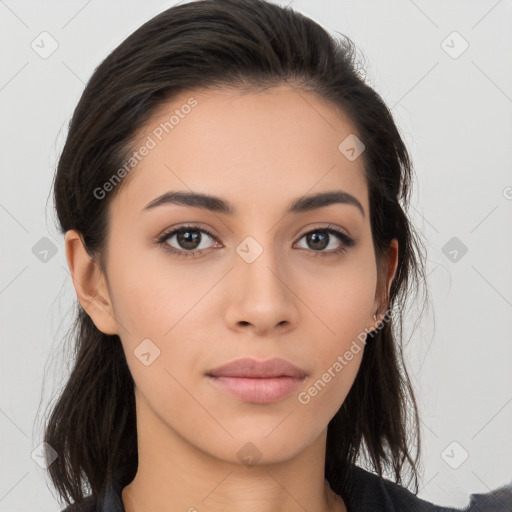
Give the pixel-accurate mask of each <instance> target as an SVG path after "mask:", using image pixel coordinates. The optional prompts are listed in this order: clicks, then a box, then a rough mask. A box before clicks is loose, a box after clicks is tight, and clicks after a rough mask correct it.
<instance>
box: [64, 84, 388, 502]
mask: <svg viewBox="0 0 512 512" xmlns="http://www.w3.org/2000/svg"><path fill="white" fill-rule="evenodd" d="M191 96H193V97H194V98H195V99H196V100H197V102H198V105H197V106H196V107H195V108H194V109H193V110H192V111H191V112H190V113H189V114H188V115H187V116H184V118H183V119H181V120H180V122H179V124H178V125H177V126H175V127H174V129H173V131H172V132H171V133H169V134H168V135H167V136H165V137H164V138H163V139H162V141H161V142H159V143H158V145H157V146H156V147H155V148H154V149H152V150H151V151H150V152H149V154H148V155H147V156H146V157H145V158H144V159H143V160H142V161H141V162H140V163H139V164H138V165H137V167H136V169H135V170H133V171H132V173H131V174H130V175H129V176H128V178H126V182H124V183H123V184H122V188H121V190H120V191H119V194H117V195H116V196H115V197H114V198H113V201H112V202H111V204H110V211H109V219H110V223H109V232H108V239H107V252H106V254H105V256H106V269H107V271H106V275H105V274H103V273H102V272H101V270H100V269H99V265H98V263H97V261H96V260H93V259H91V258H89V256H88V255H87V253H86V252H85V249H84V247H83V243H82V239H81V237H80V234H79V233H77V232H76V231H74V230H71V231H68V232H67V233H66V239H65V243H66V254H67V259H68V264H69V267H70V271H71V274H72V276H73V282H74V286H75V289H76V293H77V296H78V299H79V300H80V302H81V304H82V306H83V307H84V308H85V309H86V311H87V313H88V314H89V315H90V316H91V318H92V319H93V321H94V323H95V325H96V326H97V327H98V329H100V330H101V331H102V332H104V333H107V334H118V335H119V336H120V338H121V341H122V344H123V347H124V350H125V354H126V358H127V361H128V365H129V368H130V371H131V373H132V375H133V378H134V381H135V396H136V406H137V431H138V449H139V466H138V472H137V475H136V477H135V479H134V480H133V481H132V482H131V483H130V484H129V485H128V486H127V487H125V488H124V489H123V492H122V499H123V503H124V506H125V509H126V511H127V512H140V511H145V512H150V511H167V510H168V511H171V510H172V511H174V510H183V511H187V510H191V511H192V510H194V509H197V510H199V511H201V510H208V511H212V512H217V511H219V512H220V511H223V512H226V511H234V510H244V511H246V512H253V511H254V512H255V511H258V512H278V511H279V512H291V511H297V510H308V511H313V510H315V511H328V510H336V511H345V510H346V507H345V504H344V502H343V499H342V498H341V497H339V496H337V495H335V494H334V492H332V491H331V489H330V487H329V485H328V483H327V482H326V481H325V480H324V462H325V443H326V434H327V425H328V423H329V421H330V419H331V418H332V417H333V416H334V414H335V413H336V411H337V410H338V409H339V407H340V406H341V404H342V403H343V401H344V400H345V397H346V396H347V394H348V392H349V390H350V387H351V386H352V384H353V382H354V379H355V377H356V374H357V371H358V369H359V366H360V362H361V358H362V354H363V350H361V351H360V352H359V353H357V354H355V355H354V357H353V359H352V360H351V361H350V362H349V363H348V364H347V365H346V366H345V367H344V368H343V370H342V371H341V372H339V373H338V374H337V375H336V377H335V378H333V379H332V381H331V382H329V383H328V384H327V385H326V386H325V388H324V389H323V390H322V391H321V392H320V393H318V395H317V396H315V397H313V398H311V401H310V402H309V403H308V404H301V403H300V402H299V401H298V400H297V394H298V392H300V391H303V390H307V389H308V388H309V387H310V386H311V384H312V383H313V382H315V381H317V379H319V378H320V377H321V375H322V374H323V373H324V372H325V371H326V370H327V369H328V368H329V367H331V366H332V365H333V363H334V362H335V361H336V360H337V357H338V356H339V355H342V354H343V353H344V352H345V351H346V350H348V349H349V347H350V345H351V343H352V342H353V340H355V339H357V335H358V334H359V333H361V332H364V329H365V328H367V329H373V328H374V327H375V326H376V323H375V320H374V318H373V315H374V313H375V312H376V310H377V309H379V312H380V314H381V315H383V314H384V312H385V309H386V307H387V303H386V300H385V298H386V297H387V294H388V293H389V287H390V285H391V281H392V279H393V277H394V275H395V272H396V264H397V254H398V246H397V242H396V240H393V242H392V243H391V245H390V247H389V251H388V256H387V258H386V259H385V260H384V261H383V262H382V267H380V268H381V269H383V270H382V271H381V272H379V273H378V272H377V268H378V266H377V262H376V261H375V254H374V246H373V240H372V235H371V229H370V218H369V204H368V189H367V184H366V181H365V178H364V174H363V159H362V157H359V158H356V159H355V160H354V161H350V160H348V159H347V158H346V157H345V156H344V155H343V154H342V153H341V152H340V151H339V150H338V145H339V144H340V142H341V141H342V140H343V139H345V137H347V136H348V135H349V134H351V133H356V132H355V130H354V128H353V126H352V125H351V123H350V120H349V119H348V118H347V117H346V116H345V115H343V114H341V115H340V113H339V111H337V110H336V109H335V108H334V106H333V105H332V104H331V103H329V102H327V101H325V100H323V99H322V98H320V97H318V96H316V95H313V94H311V93H304V92H298V91H297V90H295V89H294V88H292V87H290V86H287V85H283V86H279V87H276V88H272V89H268V90H265V91H263V92H250V93H245V94H241V93H240V92H238V91H235V90H227V89H223V90H222V91H221V90H202V91H197V92H196V91H194V94H192V93H191V92H190V91H189V92H187V93H186V94H182V95H181V96H180V97H178V98H175V99H174V101H173V103H172V105H171V104H170V103H169V104H166V105H165V106H164V107H162V108H161V109H160V111H159V113H158V115H157V116H155V117H154V118H153V119H152V120H151V122H150V123H148V125H147V126H145V127H143V129H142V130H141V131H140V136H141V140H142V137H145V136H147V134H150V133H151V130H152V129H154V128H155V126H157V125H158V123H159V122H160V121H161V119H164V118H167V119H168V117H169V112H171V111H173V110H174V109H175V108H179V106H180V105H183V104H185V103H186V101H187V100H188V99H189V98H190V97H191ZM340 189H342V190H344V191H346V192H348V193H350V194H352V195H353V196H355V197H356V198H357V199H358V200H359V201H360V203H361V204H362V206H363V208H364V212H365V215H364V216H363V215H362V214H361V213H360V212H359V210H358V209H357V208H356V207H355V206H353V205H350V204H334V205H330V206H327V207H323V208H320V209H317V210H311V211H307V212H303V213H299V214H285V209H286V208H287V206H288V204H289V203H290V202H291V201H292V200H293V199H295V198H298V197H300V196H303V195H307V194H312V193H316V192H325V191H333V190H340ZM177 190H180V191H183V190H184V191H194V192H202V193H207V194H212V195H215V196H219V197H221V198H223V199H225V200H226V201H228V202H229V203H231V204H232V205H233V206H234V207H235V208H236V209H237V211H238V213H237V214H236V215H234V216H229V215H226V214H223V213H219V212H210V211H207V210H203V209H200V208H194V207H190V206H180V205H170V204H168V205H163V206H159V207H156V208H153V209H151V210H148V211H143V209H144V207H145V206H146V205H147V204H148V203H149V202H150V201H152V200H153V199H154V198H156V197H157V196H159V195H160V194H162V193H164V192H167V191H177ZM185 223H193V224H194V225H196V226H197V227H198V228H206V229H208V230H210V231H211V232H212V233H213V234H214V236H215V239H212V238H210V237H209V236H208V235H207V234H201V235H200V236H201V237H202V239H201V246H200V247H201V248H204V249H203V250H202V253H201V254H200V255H199V256H197V257H186V258H185V257H181V258H180V257H177V256H175V255H173V254H170V253H168V252H166V251H165V250H164V249H163V247H162V246H159V245H158V244H156V243H155V239H156V238H157V237H158V235H160V234H161V233H163V232H164V231H165V230H167V229H168V228H170V227H175V226H176V227H177V226H179V225H182V224H185ZM326 224H332V225H333V226H335V227H337V228H340V229H342V230H344V231H345V232H346V233H348V234H349V235H350V236H351V237H352V238H354V239H355V241H356V243H355V245H354V246H352V247H348V248H347V250H346V251H345V252H342V253H340V254H338V255H334V254H333V255H331V256H324V257H322V256H318V252H319V251H320V252H322V251H323V252H324V253H326V252H330V251H332V250H334V249H336V248H338V247H339V246H340V245H341V244H342V243H343V242H341V241H340V240H339V239H337V238H336V236H334V235H329V244H328V246H326V247H325V248H323V249H322V248H321V249H315V245H312V244H311V243H309V244H308V240H307V237H305V236H304V235H305V234H307V233H309V232H311V231H314V232H318V229H319V228H322V227H325V226H326ZM195 233H196V232H195ZM247 236H251V237H253V238H254V239H255V240H256V241H257V242H258V244H259V245H260V246H261V248H262V249H263V252H262V253H261V254H260V255H259V257H258V258H256V260H255V261H253V262H252V263H248V262H247V261H245V260H244V259H243V258H242V257H241V256H239V254H238V253H237V252H236V248H237V247H238V246H239V245H240V244H241V242H242V241H243V240H244V239H245V238H246V237H247ZM166 243H167V244H169V245H172V246H173V247H174V248H176V249H178V250H179V249H181V250H182V251H183V252H185V251H186V250H187V249H186V247H185V248H184V246H183V245H180V244H179V242H178V239H177V237H176V236H174V237H172V238H169V239H168V240H167V242H166ZM251 250H252V249H251ZM315 255H317V257H315ZM148 338H149V339H150V340H151V341H152V343H153V344H154V346H157V347H158V349H159V350H160V355H159V357H157V358H156V359H155V360H154V361H153V362H152V363H151V364H150V365H148V366H146V365H144V364H142V362H141V360H140V359H139V357H137V356H136V355H135V354H134V350H136V349H137V347H138V346H139V345H140V343H141V342H142V340H144V339H148ZM152 346H153V345H152ZM363 347H364V345H363ZM151 350H154V349H151ZM153 353H154V352H153ZM243 356H252V357H255V358H257V359H267V358H271V357H274V356H278V357H283V358H285V359H287V360H289V361H291V362H292V363H294V364H295V365H297V366H299V367H301V368H303V369H305V370H306V371H307V372H308V375H309V376H308V378H307V379H306V380H305V381H304V384H303V385H302V387H301V388H300V389H299V390H298V391H297V392H293V393H292V394H290V395H289V396H287V397H285V398H284V399H282V400H281V401H279V402H276V403H272V404H265V405H262V404H253V403H247V402H244V401H241V400H239V399H237V398H235V397H232V396H230V395H227V394H226V393H224V392H222V391H220V390H218V389H217V388H215V387H214V386H212V385H211V383H210V382H209V381H208V379H207V378H206V377H205V372H207V371H208V370H211V369H212V368H214V367H217V366H219V365H221V364H224V363H226V362H228V361H231V360H233V359H236V358H239V357H243ZM247 442H251V443H252V444H253V445H254V446H256V447H257V449H258V451H259V453H260V456H261V458H260V459H259V461H258V462H257V464H255V465H247V464H244V463H242V461H241V460H240V459H239V457H238V456H237V452H238V451H239V450H240V449H241V448H242V447H243V446H244V445H246V443H247ZM192 507H194V508H192Z"/></svg>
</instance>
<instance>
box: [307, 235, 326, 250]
mask: <svg viewBox="0 0 512 512" xmlns="http://www.w3.org/2000/svg"><path fill="white" fill-rule="evenodd" d="M318 241H320V245H318ZM326 241H327V236H326V235H325V234H320V236H319V235H318V234H317V233H312V234H310V235H309V238H308V242H312V245H313V249H315V248H316V249H325V247H327V243H326ZM315 245H316V246H317V247H315Z"/></svg>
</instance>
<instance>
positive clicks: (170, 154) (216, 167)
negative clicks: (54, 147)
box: [114, 85, 367, 211]
mask: <svg viewBox="0 0 512 512" xmlns="http://www.w3.org/2000/svg"><path fill="white" fill-rule="evenodd" d="M355 134H356V130H355V128H354V126H353V124H352V122H351V120H350V119H349V118H348V117H347V116H346V115H345V114H344V113H343V112H342V111H341V110H340V109H339V108H336V107H335V105H333V104H332V103H331V102H329V101H327V100H325V99H323V98H321V97H319V96H317V95H316V94H312V93H306V92H304V91H300V90H298V89H295V88H294V87H291V86H288V85H283V86H278V87H273V88H269V89H265V90H263V91H243V92H242V91H240V90H237V89H198V90H191V91H187V92H183V93H181V94H180V95H179V96H176V97H175V98H174V99H173V100H172V101H169V102H167V103H164V104H163V105H161V106H160V107H159V109H158V110H157V111H156V113H155V114H154V115H153V116H152V118H151V119H150V121H149V122H148V123H146V124H145V125H144V126H143V127H142V128H141V129H140V130H139V131H138V134H137V136H136V137H135V140H134V144H133V146H132V149H133V151H135V152H138V153H139V157H138V158H139V159H138V161H137V163H136V165H135V166H134V167H133V170H131V171H130V172H129V173H128V175H127V178H125V180H126V183H124V184H123V191H122V193H121V194H119V196H116V198H115V200H114V202H117V203H119V205H118V206H119V207H121V206H122V207H123V208H132V209H133V208H138V209H139V211H140V210H141V209H142V208H143V207H144V206H145V205H146V204H147V203H148V202H149V201H151V200H152V199H153V198H154V197H156V196H157V195H159V194H162V193H163V192H166V191H171V190H188V191H194V192H202V193H208V194H211V195H216V196H222V197H229V201H230V203H233V204H238V203H240V204H242V203H243V204H246V205H252V207H253V208H257V209H260V210H261V209H262V208H263V209H264V208H265V206H269V204H270V203H272V204H273V203H276V204H280V203H283V202H285V203H286V204H288V203H289V199H290V198H295V197H298V196H301V195H306V194H308V193H315V192H320V191H325V190H331V189H343V190H345V191H347V192H348V193H350V194H353V195H355V196H356V197H357V198H358V199H359V201H360V202H361V203H362V204H363V206H364V207H365V210H367V189H366V180H365V178H364V167H363V165H364V164H363V155H361V156H360V157H359V158H356V159H355V160H349V159H348V158H347V157H346V156H345V154H344V153H343V152H342V151H341V150H340V147H339V146H340V143H342V142H343V141H344V140H346V139H347V137H350V136H353V135H355ZM144 147H146V149H145V150H144ZM141 153H144V155H143V156H141Z"/></svg>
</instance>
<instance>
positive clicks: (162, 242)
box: [156, 224, 355, 258]
mask: <svg viewBox="0 0 512 512" xmlns="http://www.w3.org/2000/svg"><path fill="white" fill-rule="evenodd" d="M187 230H190V231H199V232H201V233H206V234H207V235H208V236H209V237H211V238H213V239H214V240H216V237H215V235H214V234H213V233H211V232H210V231H208V230H207V229H204V228H199V227H198V226H193V225H188V224H187V225H183V226H179V227H177V228H173V229H172V230H170V231H167V232H164V233H163V234H162V235H160V236H159V237H158V238H157V240H156V243H157V244H158V245H159V246H161V247H162V249H163V250H164V251H166V252H169V253H171V254H173V255H175V256H178V257H184V258H187V257H196V254H197V253H201V252H202V251H203V250H206V249H200V250H198V251H185V250H177V249H175V248H174V247H171V246H170V245H169V244H168V243H167V240H168V239H169V238H170V237H171V236H173V235H175V234H177V233H179V232H182V231H187ZM317 232H322V233H329V234H332V235H335V236H336V237H337V238H338V239H339V240H340V242H341V245H340V247H339V248H338V249H334V250H331V251H313V250H312V251H311V252H313V253H314V257H318V256H321V257H324V256H337V255H339V254H341V253H344V252H346V251H347V249H349V248H350V247H352V246H353V245H354V244H355V240H354V239H353V238H351V237H350V236H348V235H347V234H346V233H344V232H343V231H341V230H340V229H338V228H336V227H334V226H332V225H331V224H328V225H327V226H325V227H324V226H322V227H318V228H315V229H312V230H310V231H307V232H306V233H304V234H303V235H302V236H301V237H300V238H299V240H301V239H302V238H304V237H305V236H306V235H309V234H310V233H317Z"/></svg>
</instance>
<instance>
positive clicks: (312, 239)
mask: <svg viewBox="0 0 512 512" xmlns="http://www.w3.org/2000/svg"><path fill="white" fill-rule="evenodd" d="M331 235H334V237H335V238H337V239H338V241H339V246H338V247H334V248H332V247H331V249H332V250H329V251H325V250H324V249H326V248H328V247H329V245H331V242H332V241H333V240H331V238H332V236H331ZM302 238H306V243H307V244H308V245H309V247H312V249H313V252H315V253H317V254H315V256H332V255H336V254H340V253H342V252H345V251H346V250H347V249H348V248H350V247H352V246H353V245H354V244H355V240H354V239H353V238H352V237H350V236H348V235H347V234H346V233H344V232H343V231H341V230H340V229H338V228H336V227H335V226H331V225H328V226H326V227H319V228H316V229H314V230H312V231H308V232H307V233H305V234H304V235H302V237H301V240H302ZM306 248H307V247H306Z"/></svg>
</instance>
